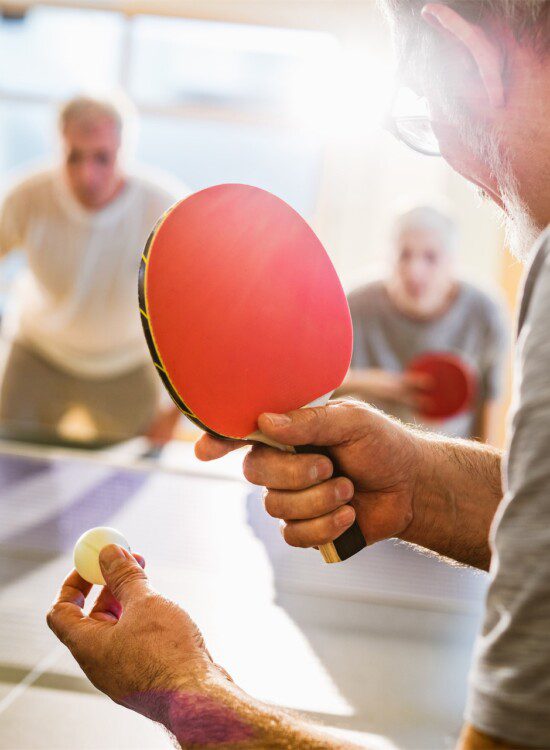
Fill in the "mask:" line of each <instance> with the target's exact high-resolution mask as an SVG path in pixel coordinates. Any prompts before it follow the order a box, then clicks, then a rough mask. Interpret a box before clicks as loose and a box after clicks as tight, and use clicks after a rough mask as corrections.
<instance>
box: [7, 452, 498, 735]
mask: <svg viewBox="0 0 550 750" xmlns="http://www.w3.org/2000/svg"><path fill="white" fill-rule="evenodd" d="M146 454H147V451H144V450H143V446H142V445H139V444H136V443H134V444H133V445H132V446H130V448H129V447H128V446H122V447H118V448H113V449H110V450H105V451H96V452H84V451H78V450H60V449H57V448H56V449H49V448H47V447H44V446H32V445H21V444H16V443H10V442H9V441H4V442H0V539H1V542H0V750H8V748H9V750H15V749H17V750H30V749H31V748H33V749H34V748H37V749H38V748H50V749H51V748H57V749H59V750H65V749H67V750H68V748H71V750H75V749H80V748H97V749H99V748H113V750H115V749H116V750H119V749H120V750H125V749H126V748H133V750H136V749H139V748H143V749H144V750H145V749H149V748H169V747H172V743H171V740H170V739H169V738H168V736H167V735H166V733H164V732H163V730H162V729H161V728H159V727H158V726H157V725H155V724H153V723H152V722H148V721H147V720H145V719H143V718H142V717H140V716H138V715H136V714H133V713H132V712H130V711H126V710H125V709H122V708H121V707H119V706H116V705H115V704H114V703H111V702H110V701H109V700H108V699H106V698H105V697H104V696H102V695H101V694H99V693H98V692H97V691H96V690H95V688H93V686H91V685H90V684H89V683H88V681H87V680H86V678H85V677H84V675H83V674H82V673H81V672H80V670H79V668H78V666H77V665H76V664H75V663H74V661H73V660H72V658H71V657H70V655H69V654H68V653H67V652H66V651H65V649H64V648H63V647H61V646H60V645H59V644H58V643H57V641H56V639H55V638H54V637H53V635H52V634H51V633H50V631H49V630H48V628H47V626H46V624H45V613H46V612H47V610H48V608H49V605H50V603H51V601H52V599H53V597H54V595H55V593H56V590H57V588H58V586H59V584H60V582H61V580H62V579H63V577H64V576H65V574H66V573H67V571H68V569H69V568H70V567H72V562H71V556H72V548H73V545H74V542H75V540H76V539H77V538H78V536H79V535H80V534H81V533H82V532H84V531H85V530H87V529H88V528H91V527H93V526H99V525H110V526H114V527H116V528H118V529H119V530H120V531H122V532H123V533H124V534H125V536H126V537H127V538H128V539H129V540H130V543H131V545H132V548H133V549H135V550H136V551H138V552H140V553H142V554H143V555H144V556H145V558H146V560H147V571H148V574H149V576H150V579H151V582H152V584H153V586H154V587H155V588H157V589H158V590H159V591H161V592H162V593H163V594H165V595H166V596H169V597H171V598H173V599H174V600H176V601H178V602H179V603H180V604H181V605H182V606H184V607H185V608H186V609H187V610H188V611H189V612H190V614H191V615H192V616H193V618H194V619H195V620H196V621H197V623H198V624H199V626H200V627H201V629H202V631H203V633H204V635H205V638H206V642H207V643H208V646H209V649H210V651H211V652H212V653H213V655H214V658H215V660H216V661H218V662H219V663H221V664H223V666H224V667H225V668H226V669H227V670H228V671H229V673H230V674H231V675H232V676H233V678H234V679H235V681H236V682H237V683H238V684H239V685H240V686H241V687H243V688H244V689H245V690H247V691H248V692H250V693H251V694H253V695H254V696H256V697H257V698H260V699H262V700H266V701H270V702H273V703H276V704H278V705H281V706H286V707H289V708H292V709H298V710H300V711H304V712H306V713H307V714H308V715H309V716H310V717H312V718H313V719H314V720H319V721H321V722H323V723H324V724H326V725H328V726H330V727H334V728H336V729H335V731H338V730H339V731H342V732H348V733H349V732H351V733H353V739H355V741H357V742H359V743H360V742H364V743H365V745H368V746H369V747H371V748H384V750H387V749H388V748H396V747H400V748H407V747H410V748H412V747H422V748H423V749H425V750H429V748H431V747H433V748H434V749H435V748H441V747H444V746H445V745H444V744H442V743H446V742H447V741H449V742H450V744H452V736H453V733H454V732H455V731H456V730H457V729H458V727H459V724H460V715H461V711H462V703H463V699H464V695H463V693H464V687H463V686H461V685H460V682H461V675H462V678H463V682H464V685H465V675H466V669H467V665H468V654H469V650H470V648H471V642H472V638H473V634H474V632H475V629H476V627H477V621H478V613H479V603H480V601H481V597H482V595H483V585H482V584H480V583H479V581H480V578H479V576H474V575H472V574H471V573H469V572H468V571H457V570H450V569H447V568H445V566H442V565H441V564H440V563H437V562H435V561H433V560H428V559H426V558H425V557H422V556H420V555H418V554H417V553H415V552H414V551H412V550H410V549H407V548H405V547H402V546H395V544H393V543H391V542H388V543H384V544H382V545H377V546H375V547H373V548H369V549H368V550H366V551H365V553H364V554H362V555H360V556H358V557H357V558H356V559H354V560H353V561H349V563H346V564H345V567H344V566H326V565H324V564H323V563H322V562H321V560H320V558H319V556H318V554H317V553H316V552H314V551H304V550H292V549H290V548H288V547H287V546H286V545H285V544H284V543H283V541H282V538H281V536H280V534H279V532H278V529H277V525H276V523H274V522H273V519H269V518H268V517H267V516H266V515H265V512H264V511H263V508H262V505H261V499H260V496H259V491H258V489H257V488H253V487H251V486H250V485H248V484H247V483H246V482H245V481H244V480H243V479H242V476H241V472H240V463H241V461H242V456H239V455H238V454H234V455H232V456H229V457H227V458H226V459H223V460H221V461H219V462H216V463H215V464H200V463H199V462H197V461H196V459H195V458H194V455H193V450H192V446H191V445H189V444H182V443H178V444H170V445H169V446H167V447H166V449H165V450H163V451H162V454H161V457H160V458H159V459H156V460H151V459H147V458H145V459H144V458H143V457H144V455H146ZM412 643H414V646H413V645H411V644H412ZM404 665H405V666H404ZM451 669H452V670H453V679H452V683H453V686H449V681H448V680H447V678H446V674H447V672H448V670H451ZM449 738H450V739H449ZM449 746H450V745H449Z"/></svg>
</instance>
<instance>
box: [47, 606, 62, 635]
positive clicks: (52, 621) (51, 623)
mask: <svg viewBox="0 0 550 750" xmlns="http://www.w3.org/2000/svg"><path fill="white" fill-rule="evenodd" d="M58 616H59V609H58V607H57V605H56V604H53V605H52V606H51V607H50V609H49V610H48V612H47V613H46V623H47V625H48V627H49V629H50V630H53V631H54V633H55V630H56V625H57V620H58Z"/></svg>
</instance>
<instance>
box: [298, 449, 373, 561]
mask: <svg viewBox="0 0 550 750" xmlns="http://www.w3.org/2000/svg"><path fill="white" fill-rule="evenodd" d="M294 450H295V451H296V453H320V454H321V455H323V456H327V457H328V458H330V460H331V461H332V464H333V466H334V474H333V476H334V477H338V476H342V472H341V471H340V469H339V467H338V465H337V464H336V462H335V460H334V458H333V457H332V456H331V455H330V454H329V452H328V450H327V449H326V448H320V447H319V446H317V445H295V446H294ZM366 546H367V543H366V542H365V537H364V536H363V533H362V532H361V529H360V528H359V524H358V523H357V521H354V522H353V524H352V525H351V526H350V527H349V529H346V530H345V531H344V533H343V534H341V535H340V536H339V537H338V538H337V539H335V540H334V541H332V542H329V543H328V544H322V545H321V546H320V547H319V552H320V553H321V554H322V556H323V560H324V561H325V562H326V563H338V562H343V561H344V560H348V559H349V558H350V557H353V555H356V554H357V553H358V552H361V550H362V549H364V548H365V547H366Z"/></svg>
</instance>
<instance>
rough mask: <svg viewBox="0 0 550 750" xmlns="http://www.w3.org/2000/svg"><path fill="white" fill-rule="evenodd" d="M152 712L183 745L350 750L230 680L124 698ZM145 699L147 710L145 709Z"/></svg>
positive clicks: (227, 749)
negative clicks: (201, 687) (260, 699)
mask: <svg viewBox="0 0 550 750" xmlns="http://www.w3.org/2000/svg"><path fill="white" fill-rule="evenodd" d="M124 703H125V704H126V705H127V706H129V707H130V706H131V704H132V703H139V709H138V710H139V712H140V713H147V714H148V715H150V716H153V715H154V717H155V720H156V721H159V722H160V723H161V724H163V725H164V726H165V727H166V728H167V729H168V731H169V732H170V733H171V735H172V736H173V737H174V740H176V741H177V744H178V745H179V746H180V747H181V748H185V749H186V750H187V748H189V750H192V749H193V750H195V749H198V748H217V749H218V750H241V749H242V750H260V748H261V750H293V749H294V748H297V747H299V748H302V749H303V750H330V749H331V748H332V749H333V750H348V749H349V750H352V749H353V747H355V746H353V745H350V744H347V743H344V742H340V741H338V740H335V739H333V738H331V737H330V736H328V735H325V734H323V733H322V732H319V731H318V729H317V728H316V727H313V726H311V725H309V724H307V723H306V722H305V721H303V720H301V719H300V718H299V717H297V716H294V715H293V714H292V713H290V712H287V711H282V710H278V709H276V708H274V707H272V706H268V705H265V704H262V703H260V702H259V701H255V700H253V699H252V698H250V697H249V696H248V695H246V694H245V693H243V692H242V691H241V690H240V689H239V688H237V687H236V686H234V685H233V684H231V683H224V684H223V685H215V686H213V687H212V686H209V687H208V689H207V690H204V689H195V690H192V689H183V690H178V691H163V690H152V691H149V693H148V694H147V696H144V695H143V694H140V696H139V698H138V699H137V700H136V699H135V698H134V699H133V700H132V699H128V698H127V699H126V700H125V701H124ZM144 704H148V706H150V710H147V711H144Z"/></svg>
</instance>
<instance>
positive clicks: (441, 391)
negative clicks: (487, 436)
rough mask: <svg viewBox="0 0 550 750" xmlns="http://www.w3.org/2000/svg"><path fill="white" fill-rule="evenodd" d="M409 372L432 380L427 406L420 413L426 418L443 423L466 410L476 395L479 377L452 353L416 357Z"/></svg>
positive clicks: (409, 367)
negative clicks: (444, 420) (420, 374)
mask: <svg viewBox="0 0 550 750" xmlns="http://www.w3.org/2000/svg"><path fill="white" fill-rule="evenodd" d="M407 372H414V373H422V374H424V375H429V376H430V377H431V378H432V381H433V385H432V386H431V388H429V389H428V390H427V391H426V393H425V395H426V396H427V397H428V401H427V403H426V404H425V405H424V406H423V407H422V409H421V410H420V412H419V413H420V416H421V417H425V418H426V419H434V420H442V419H449V418H450V417H454V416H456V415H457V414H461V413H462V412H464V411H466V410H467V409H468V408H469V407H470V406H471V404H472V401H473V399H474V397H475V392H476V387H477V385H476V380H477V379H476V375H475V372H474V370H473V368H472V367H471V366H470V365H469V364H467V363H466V362H465V361H464V360H463V359H461V358H460V357H458V356H457V355H455V354H452V353H450V352H426V353H424V354H421V355H420V356H418V357H415V358H414V359H413V360H412V361H411V362H409V365H408V367H407Z"/></svg>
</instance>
